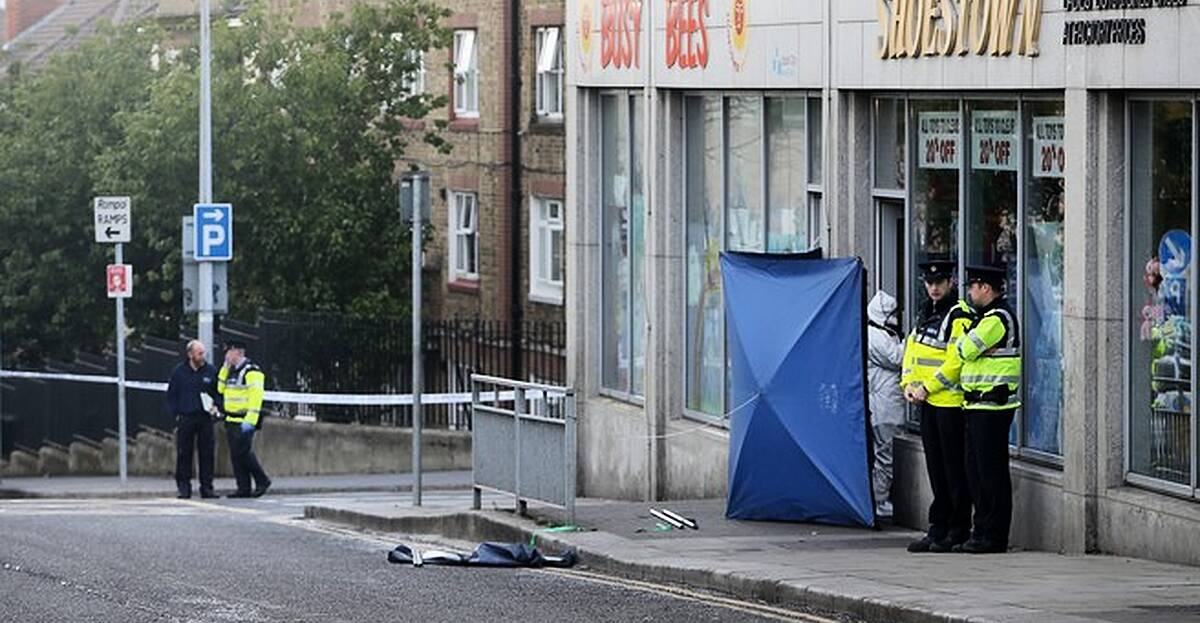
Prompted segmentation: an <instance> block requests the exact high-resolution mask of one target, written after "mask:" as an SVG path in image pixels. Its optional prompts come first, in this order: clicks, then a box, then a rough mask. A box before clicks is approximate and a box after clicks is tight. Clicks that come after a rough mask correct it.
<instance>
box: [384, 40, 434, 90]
mask: <svg viewBox="0 0 1200 623" xmlns="http://www.w3.org/2000/svg"><path fill="white" fill-rule="evenodd" d="M392 41H394V42H396V43H403V41H404V35H403V34H402V33H398V32H394V33H392ZM404 56H405V59H404V60H405V61H407V64H408V65H410V66H411V69H408V68H406V69H408V70H407V71H405V72H404V77H403V78H402V79H401V82H400V87H401V88H402V89H403V91H404V94H405V95H406V96H408V97H417V96H420V95H422V94H424V93H425V52H423V51H421V50H409V51H408V52H405V53H404ZM391 69H392V67H391V66H390V65H389V66H388V72H389V73H390V72H391Z"/></svg>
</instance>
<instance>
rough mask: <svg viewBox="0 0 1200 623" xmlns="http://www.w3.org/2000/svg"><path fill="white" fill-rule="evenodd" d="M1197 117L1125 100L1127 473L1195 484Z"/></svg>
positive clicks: (1173, 104) (1175, 106)
mask: <svg viewBox="0 0 1200 623" xmlns="http://www.w3.org/2000/svg"><path fill="white" fill-rule="evenodd" d="M1194 121H1195V118H1194V110H1193V104H1192V102H1189V101H1131V102H1130V104H1129V124H1130V128H1129V139H1130V148H1129V153H1130V180H1129V190H1130V202H1129V214H1130V236H1131V237H1130V241H1129V245H1130V251H1131V253H1132V255H1131V258H1130V261H1131V263H1132V264H1131V266H1130V276H1131V278H1132V283H1130V284H1129V287H1130V291H1131V296H1130V301H1131V304H1132V309H1131V310H1130V314H1131V319H1130V328H1131V330H1132V335H1131V336H1130V364H1129V370H1130V375H1131V377H1132V378H1131V379H1130V392H1129V395H1130V400H1131V404H1130V408H1129V412H1130V415H1129V440H1128V443H1129V467H1130V471H1132V472H1133V473H1134V474H1139V475H1142V476H1148V477H1150V478H1153V479H1156V480H1159V481H1166V482H1169V483H1176V484H1180V485H1186V486H1189V487H1194V486H1195V482H1194V475H1193V473H1192V452H1193V448H1192V439H1191V437H1192V430H1191V427H1192V417H1193V416H1192V413H1193V411H1192V397H1193V395H1194V390H1195V388H1194V387H1193V385H1192V348H1193V345H1194V343H1195V340H1194V336H1193V333H1192V327H1193V323H1194V322H1195V319H1196V318H1195V316H1196V310H1195V309H1194V308H1193V306H1192V302H1193V301H1194V300H1195V296H1194V288H1195V282H1194V279H1195V274H1194V268H1193V265H1194V262H1193V261H1192V257H1193V253H1194V249H1193V248H1192V232H1193V231H1194V230H1195V227H1196V223H1195V220H1194V214H1195V198H1194V197H1193V196H1192V193H1193V188H1194V183H1195V181H1194V177H1193V176H1194V175H1195V173H1196V171H1195V164H1196V163H1195V162H1193V160H1192V154H1193V153H1194V152H1193V150H1194V144H1193V142H1194V136H1195V134H1194V128H1193V124H1194Z"/></svg>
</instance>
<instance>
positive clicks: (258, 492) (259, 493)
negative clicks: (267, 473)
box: [250, 480, 271, 498]
mask: <svg viewBox="0 0 1200 623" xmlns="http://www.w3.org/2000/svg"><path fill="white" fill-rule="evenodd" d="M270 488H271V481H270V480H268V481H267V484H265V485H262V486H260V487H258V488H257V489H255V490H254V493H251V494H250V497H255V498H261V497H262V496H263V494H264V493H266V492H267V489H270Z"/></svg>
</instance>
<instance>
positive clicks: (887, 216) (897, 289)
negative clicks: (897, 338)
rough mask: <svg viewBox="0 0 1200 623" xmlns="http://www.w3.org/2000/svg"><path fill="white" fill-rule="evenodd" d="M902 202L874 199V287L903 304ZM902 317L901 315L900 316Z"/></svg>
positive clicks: (904, 230)
mask: <svg viewBox="0 0 1200 623" xmlns="http://www.w3.org/2000/svg"><path fill="white" fill-rule="evenodd" d="M906 231H907V228H906V227H905V226H904V201H903V200H901V199H878V200H877V201H876V204H875V287H876V288H878V289H880V290H883V291H884V292H887V293H888V294H890V295H892V296H893V297H895V299H896V300H897V301H899V302H900V305H901V306H903V305H904V292H905V290H904V289H905V288H906V287H907V285H908V284H907V279H905V275H906V273H905V268H904V250H905V249H906V248H907V247H906V246H905V244H904V233H905V232H906ZM900 317H901V318H903V317H904V315H903V314H901V315H900Z"/></svg>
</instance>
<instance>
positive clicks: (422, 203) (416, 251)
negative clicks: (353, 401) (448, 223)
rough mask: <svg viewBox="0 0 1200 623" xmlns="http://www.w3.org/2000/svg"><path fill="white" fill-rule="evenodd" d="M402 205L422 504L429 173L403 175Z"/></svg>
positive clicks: (417, 487)
mask: <svg viewBox="0 0 1200 623" xmlns="http://www.w3.org/2000/svg"><path fill="white" fill-rule="evenodd" d="M400 209H401V213H402V216H403V217H404V219H405V220H408V221H410V222H411V223H412V397H413V410H412V462H413V464H412V473H413V506H420V505H421V489H422V486H421V485H422V483H421V480H422V474H421V429H422V427H423V425H424V422H423V419H424V417H423V416H424V411H423V409H422V405H421V392H422V390H423V389H424V385H425V368H424V362H423V361H422V360H421V351H422V344H421V237H422V234H423V229H422V217H423V216H424V215H425V213H426V212H427V211H428V210H429V174H428V173H423V172H412V173H406V174H405V175H404V177H403V178H401V181H400Z"/></svg>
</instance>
